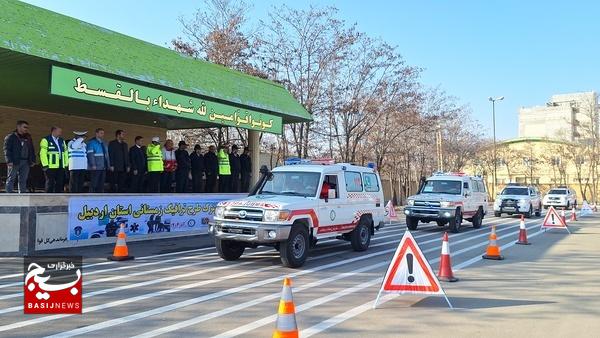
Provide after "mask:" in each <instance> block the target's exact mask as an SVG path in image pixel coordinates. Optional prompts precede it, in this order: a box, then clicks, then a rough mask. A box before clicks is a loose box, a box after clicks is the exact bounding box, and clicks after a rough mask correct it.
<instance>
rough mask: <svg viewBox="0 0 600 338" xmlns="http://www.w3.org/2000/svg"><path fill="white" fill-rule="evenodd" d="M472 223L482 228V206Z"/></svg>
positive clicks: (474, 226) (476, 227) (475, 226)
mask: <svg viewBox="0 0 600 338" xmlns="http://www.w3.org/2000/svg"><path fill="white" fill-rule="evenodd" d="M471 223H473V228H475V229H479V228H481V224H482V223H483V210H482V209H481V208H479V209H477V213H476V214H475V216H473V220H472V221H471Z"/></svg>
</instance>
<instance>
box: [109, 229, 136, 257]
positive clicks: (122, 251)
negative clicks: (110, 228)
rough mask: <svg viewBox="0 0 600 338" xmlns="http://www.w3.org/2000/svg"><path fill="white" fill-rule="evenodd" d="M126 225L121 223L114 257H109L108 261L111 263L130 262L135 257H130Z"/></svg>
mask: <svg viewBox="0 0 600 338" xmlns="http://www.w3.org/2000/svg"><path fill="white" fill-rule="evenodd" d="M125 238H127V235H125V223H121V229H119V234H118V235H117V243H116V244H115V250H114V251H113V254H112V256H108V257H107V258H108V260H110V261H128V260H130V259H133V258H134V257H133V256H129V249H127V243H126V242H125Z"/></svg>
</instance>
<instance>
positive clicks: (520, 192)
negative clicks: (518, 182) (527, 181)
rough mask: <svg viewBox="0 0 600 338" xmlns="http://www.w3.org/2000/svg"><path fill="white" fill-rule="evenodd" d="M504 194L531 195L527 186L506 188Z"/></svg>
mask: <svg viewBox="0 0 600 338" xmlns="http://www.w3.org/2000/svg"><path fill="white" fill-rule="evenodd" d="M502 195H529V192H528V190H527V188H504V190H502Z"/></svg>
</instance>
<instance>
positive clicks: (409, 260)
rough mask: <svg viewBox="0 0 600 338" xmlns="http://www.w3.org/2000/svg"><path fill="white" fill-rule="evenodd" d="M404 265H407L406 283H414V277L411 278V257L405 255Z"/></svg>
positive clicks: (410, 255)
mask: <svg viewBox="0 0 600 338" xmlns="http://www.w3.org/2000/svg"><path fill="white" fill-rule="evenodd" d="M406 264H408V282H409V283H412V282H414V281H415V277H413V275H412V273H413V255H412V254H410V253H409V254H406Z"/></svg>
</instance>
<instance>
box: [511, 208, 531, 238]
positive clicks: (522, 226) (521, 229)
mask: <svg viewBox="0 0 600 338" xmlns="http://www.w3.org/2000/svg"><path fill="white" fill-rule="evenodd" d="M515 244H521V245H529V244H531V243H529V242H528V241H527V228H525V218H524V217H523V215H521V222H520V224H519V240H518V241H517V242H516V243H515Z"/></svg>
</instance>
